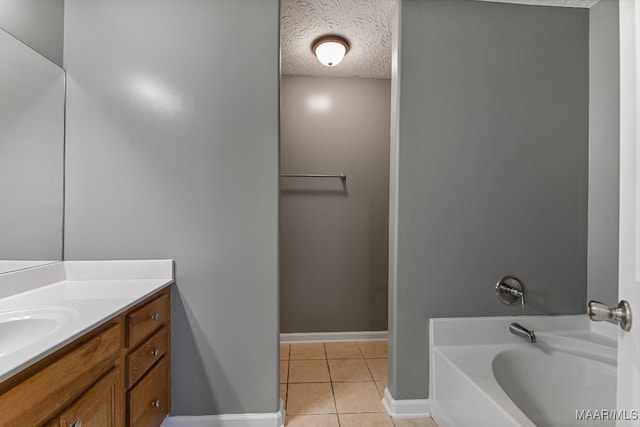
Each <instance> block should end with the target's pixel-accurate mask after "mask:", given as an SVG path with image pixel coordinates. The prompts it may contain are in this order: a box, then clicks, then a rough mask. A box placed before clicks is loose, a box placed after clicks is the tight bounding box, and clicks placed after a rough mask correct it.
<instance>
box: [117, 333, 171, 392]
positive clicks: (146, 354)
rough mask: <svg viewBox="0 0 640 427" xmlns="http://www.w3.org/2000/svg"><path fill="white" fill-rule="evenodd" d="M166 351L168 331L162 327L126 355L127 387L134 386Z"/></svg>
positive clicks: (167, 348)
mask: <svg viewBox="0 0 640 427" xmlns="http://www.w3.org/2000/svg"><path fill="white" fill-rule="evenodd" d="M168 351H169V330H168V328H167V327H165V326H163V327H162V328H161V329H160V330H159V331H158V332H156V333H155V334H154V335H153V336H151V338H149V339H148V340H147V341H145V342H144V343H143V344H142V345H140V346H139V347H138V348H137V349H135V350H134V351H132V352H130V353H129V354H128V355H127V387H131V386H132V385H133V384H135V383H136V382H137V381H138V380H139V379H140V378H141V377H142V376H143V375H144V373H145V372H147V370H148V369H149V368H150V367H151V366H153V364H154V363H156V362H157V361H158V360H160V358H161V357H162V356H164V355H165V354H166V353H167V352H168Z"/></svg>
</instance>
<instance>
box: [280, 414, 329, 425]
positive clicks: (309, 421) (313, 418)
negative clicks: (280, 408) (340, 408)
mask: <svg viewBox="0 0 640 427" xmlns="http://www.w3.org/2000/svg"><path fill="white" fill-rule="evenodd" d="M338 426H339V424H338V416H337V415H336V414H325V415H291V416H287V427H338Z"/></svg>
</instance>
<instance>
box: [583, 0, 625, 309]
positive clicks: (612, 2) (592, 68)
mask: <svg viewBox="0 0 640 427" xmlns="http://www.w3.org/2000/svg"><path fill="white" fill-rule="evenodd" d="M619 19H620V18H619V16H618V0H600V1H599V2H598V3H596V5H595V6H593V7H592V8H591V9H590V14H589V27H590V31H589V44H590V48H589V53H590V55H589V98H590V99H589V258H588V259H589V262H588V263H587V298H588V299H594V300H598V301H601V302H604V303H605V304H609V305H617V303H618V210H619V209H618V205H619V185H618V181H619V178H620V147H619V146H620V144H619V140H620V95H619V94H620V66H619V64H620V42H619Z"/></svg>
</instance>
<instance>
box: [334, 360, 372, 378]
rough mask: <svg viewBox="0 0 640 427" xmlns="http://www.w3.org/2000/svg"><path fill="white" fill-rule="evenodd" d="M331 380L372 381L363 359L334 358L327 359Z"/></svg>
mask: <svg viewBox="0 0 640 427" xmlns="http://www.w3.org/2000/svg"><path fill="white" fill-rule="evenodd" d="M328 362H329V372H330V373H331V381H333V382H346V381H359V382H363V381H373V378H372V377H371V374H370V373H369V369H368V368H367V364H366V363H365V361H364V359H336V360H329V361H328Z"/></svg>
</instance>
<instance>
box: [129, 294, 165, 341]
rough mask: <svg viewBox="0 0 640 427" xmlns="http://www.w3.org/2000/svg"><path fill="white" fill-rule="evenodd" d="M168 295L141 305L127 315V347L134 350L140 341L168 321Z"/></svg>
mask: <svg viewBox="0 0 640 427" xmlns="http://www.w3.org/2000/svg"><path fill="white" fill-rule="evenodd" d="M169 313H170V304H169V295H168V294H167V293H164V294H163V295H162V296H161V297H159V298H157V299H155V300H153V301H151V302H149V303H148V304H145V305H143V306H142V307H140V308H138V309H137V310H135V311H133V312H131V313H130V314H129V315H127V347H128V348H130V349H132V348H135V347H136V346H137V345H138V344H140V342H142V340H144V339H145V338H146V337H148V336H149V335H151V334H152V333H153V332H154V331H156V330H157V329H158V328H160V326H162V325H163V324H165V322H168V321H169Z"/></svg>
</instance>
